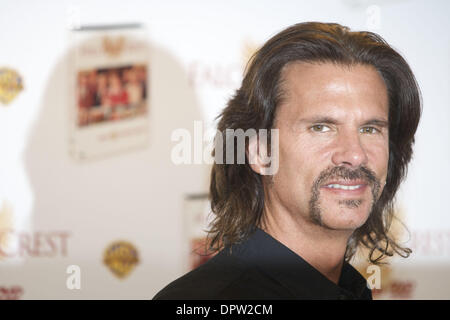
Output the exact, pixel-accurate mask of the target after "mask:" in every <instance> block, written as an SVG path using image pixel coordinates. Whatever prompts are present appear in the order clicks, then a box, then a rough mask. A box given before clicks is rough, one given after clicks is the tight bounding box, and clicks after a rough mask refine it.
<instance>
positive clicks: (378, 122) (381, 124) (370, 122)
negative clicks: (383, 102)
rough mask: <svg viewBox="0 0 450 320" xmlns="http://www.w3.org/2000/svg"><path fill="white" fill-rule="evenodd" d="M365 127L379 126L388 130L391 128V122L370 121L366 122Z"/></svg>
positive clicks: (382, 120) (383, 120)
mask: <svg viewBox="0 0 450 320" xmlns="http://www.w3.org/2000/svg"><path fill="white" fill-rule="evenodd" d="M364 125H365V126H367V125H375V126H379V127H382V128H387V127H389V121H388V120H385V119H370V120H369V121H366V122H365V123H364Z"/></svg>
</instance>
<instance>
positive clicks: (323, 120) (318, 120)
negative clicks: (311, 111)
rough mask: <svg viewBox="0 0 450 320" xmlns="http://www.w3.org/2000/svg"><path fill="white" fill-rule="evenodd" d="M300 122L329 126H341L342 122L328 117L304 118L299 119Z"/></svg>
mask: <svg viewBox="0 0 450 320" xmlns="http://www.w3.org/2000/svg"><path fill="white" fill-rule="evenodd" d="M298 122H303V123H329V124H339V123H340V122H339V121H338V120H336V119H333V118H331V117H327V116H317V117H310V118H302V119H299V120H298Z"/></svg>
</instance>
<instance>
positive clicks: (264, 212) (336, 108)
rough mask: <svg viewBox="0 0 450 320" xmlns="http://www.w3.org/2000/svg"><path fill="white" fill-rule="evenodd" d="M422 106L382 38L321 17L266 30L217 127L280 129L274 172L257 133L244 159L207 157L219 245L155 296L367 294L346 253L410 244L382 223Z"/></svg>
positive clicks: (214, 238)
mask: <svg viewBox="0 0 450 320" xmlns="http://www.w3.org/2000/svg"><path fill="white" fill-rule="evenodd" d="M420 114H421V99H420V94H419V88H418V86H417V83H416V81H415V78H414V75H413V74H412V71H411V70H410V68H409V66H408V64H407V63H406V62H405V60H404V59H403V58H402V57H401V56H400V55H399V54H398V53H397V52H396V51H394V50H393V49H392V48H391V47H390V46H389V45H388V44H387V43H386V42H385V41H384V40H383V39H382V38H381V37H380V36H378V35H376V34H374V33H370V32H351V31H350V30H349V29H348V28H346V27H343V26H340V25H338V24H323V23H301V24H297V25H294V26H292V27H290V28H288V29H286V30H284V31H282V32H281V33H279V34H277V35H275V36H274V37H273V38H272V39H270V40H269V41H268V42H267V43H266V44H265V45H264V46H263V47H262V48H261V49H260V50H259V51H258V52H257V53H256V54H255V56H254V57H253V59H252V60H251V62H250V64H249V67H248V69H247V71H246V74H245V77H244V80H243V83H242V86H241V88H240V89H239V90H238V91H237V93H236V95H235V96H234V97H233V98H232V99H231V100H230V101H229V103H228V106H227V107H226V108H225V110H224V111H223V112H222V114H221V119H220V122H219V125H218V129H219V131H220V132H225V130H226V129H238V128H241V129H243V130H248V129H251V128H254V129H256V130H257V129H261V128H265V129H276V130H278V131H277V132H278V136H279V144H278V146H277V153H278V155H277V160H278V161H279V169H278V170H277V172H275V173H274V174H273V175H266V174H265V167H266V165H265V161H264V159H263V158H262V156H261V153H256V155H255V153H254V152H253V153H251V152H249V151H250V150H255V146H254V144H255V141H257V139H256V140H255V139H249V142H248V143H247V145H246V147H247V149H246V152H247V154H246V156H247V161H246V163H245V164H244V165H242V164H229V163H225V164H220V163H217V162H216V163H215V164H214V166H213V169H212V176H211V189H210V196H211V206H212V210H213V212H214V213H215V220H214V222H213V224H212V228H211V230H210V235H211V248H213V249H214V250H216V251H220V252H219V253H218V254H217V255H216V256H214V258H212V259H211V260H209V261H208V262H207V263H205V264H204V265H202V266H201V267H199V268H197V269H196V270H193V271H191V272H190V273H188V274H187V275H185V276H183V277H181V278H180V279H178V280H176V281H174V282H172V283H171V284H169V285H168V286H167V287H166V288H164V289H163V290H161V291H160V292H159V293H158V294H157V295H156V296H155V298H156V299H371V298H372V295H371V291H370V290H369V289H368V287H367V284H366V281H365V280H364V278H363V277H362V276H361V275H360V274H359V273H358V272H357V271H356V270H355V269H354V268H353V267H352V266H351V265H350V264H349V261H350V259H351V258H352V257H353V255H354V254H355V252H356V249H357V248H358V247H365V248H368V249H370V250H369V252H370V254H369V257H368V259H369V260H370V262H372V263H375V264H376V263H379V262H380V260H381V259H382V258H383V257H384V256H391V255H393V254H394V253H397V254H399V255H401V256H403V257H407V256H408V255H409V253H410V252H411V251H410V250H409V249H408V248H403V247H401V246H400V245H399V244H398V243H396V241H395V239H392V238H391V237H390V236H389V234H388V229H389V225H390V222H391V219H392V217H393V199H394V196H395V193H396V191H397V189H398V187H399V185H400V182H401V181H402V179H403V178H404V177H405V174H406V169H407V164H408V163H409V161H410V159H411V156H412V145H413V143H414V134H415V132H416V129H417V126H418V123H419V119H420ZM224 148H226V146H225V147H224ZM259 148H260V147H259ZM252 154H253V156H252Z"/></svg>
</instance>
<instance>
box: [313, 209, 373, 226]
mask: <svg viewBox="0 0 450 320" xmlns="http://www.w3.org/2000/svg"><path fill="white" fill-rule="evenodd" d="M369 210H370V209H366V208H358V209H339V211H338V212H337V213H335V214H333V215H327V214H323V215H322V226H323V227H325V228H327V229H330V230H342V231H354V230H356V229H358V228H359V227H361V226H362V225H363V224H364V223H365V222H366V221H367V219H368V218H369ZM335 212H336V211H335Z"/></svg>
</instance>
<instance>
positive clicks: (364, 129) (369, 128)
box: [361, 127, 380, 134]
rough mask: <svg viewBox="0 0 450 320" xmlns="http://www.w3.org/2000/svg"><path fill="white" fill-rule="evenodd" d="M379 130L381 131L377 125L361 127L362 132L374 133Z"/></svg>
mask: <svg viewBox="0 0 450 320" xmlns="http://www.w3.org/2000/svg"><path fill="white" fill-rule="evenodd" d="M378 132H380V130H378V129H377V128H375V127H364V128H361V133H369V134H374V133H378Z"/></svg>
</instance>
